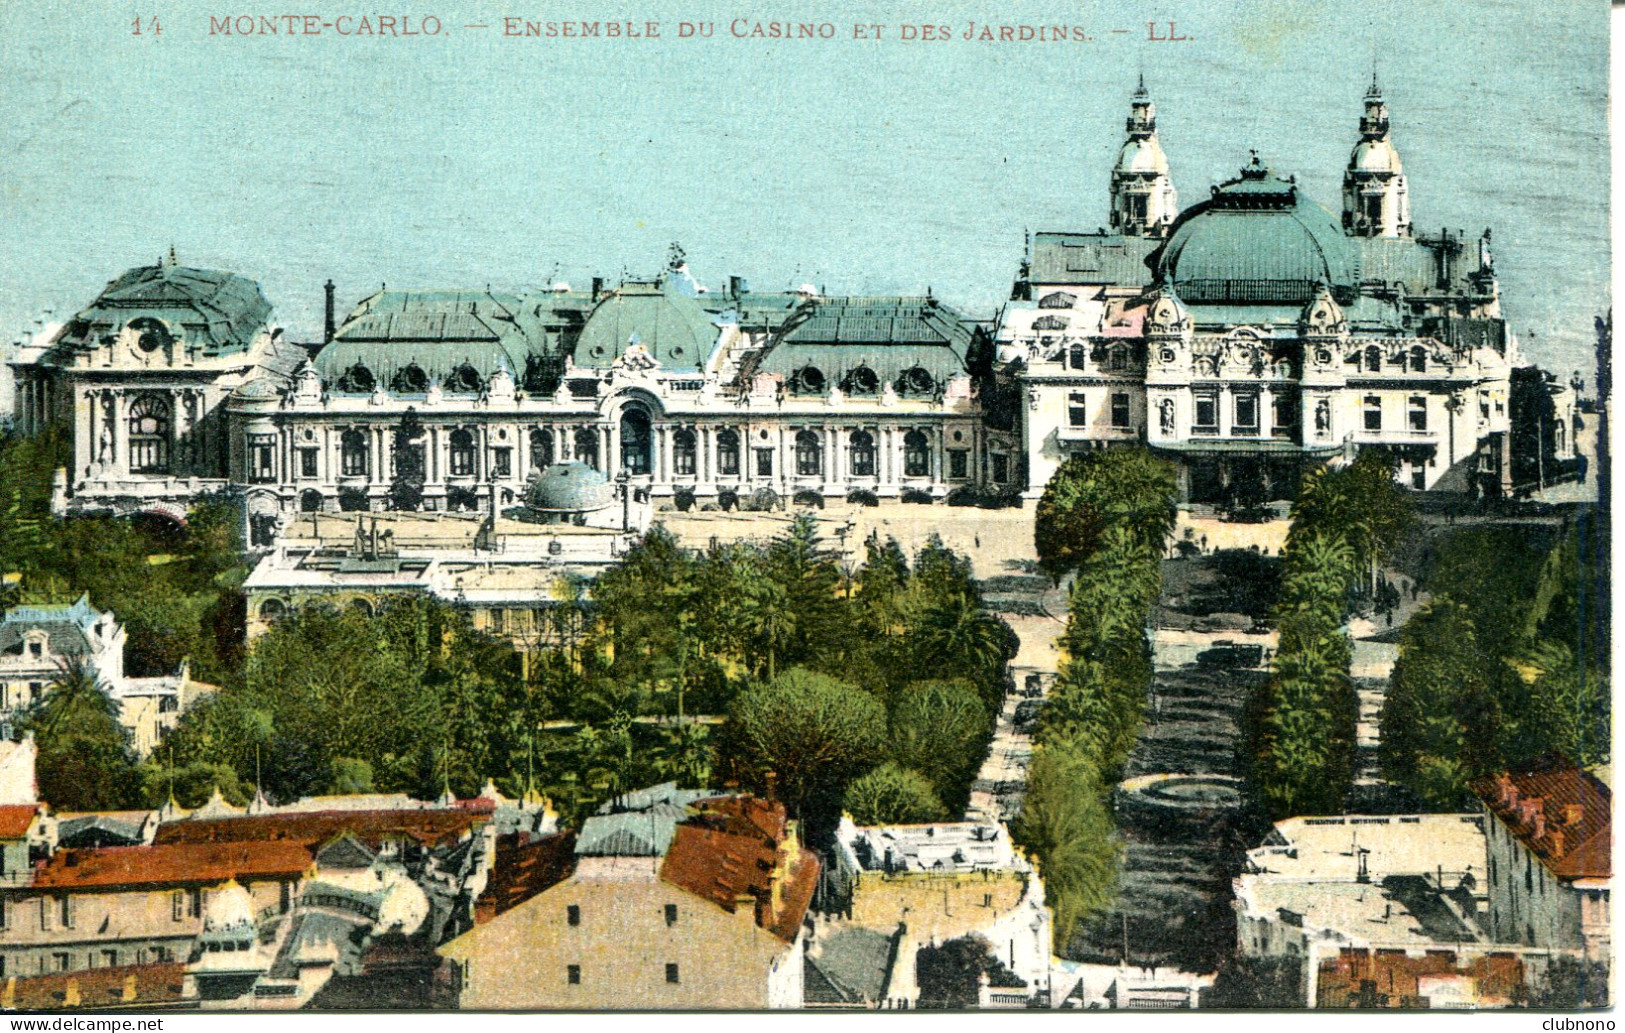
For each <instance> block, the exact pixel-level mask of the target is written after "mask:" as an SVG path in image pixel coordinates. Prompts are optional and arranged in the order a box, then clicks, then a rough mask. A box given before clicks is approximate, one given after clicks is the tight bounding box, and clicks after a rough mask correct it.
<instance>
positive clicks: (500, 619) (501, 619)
mask: <svg viewBox="0 0 1625 1033" xmlns="http://www.w3.org/2000/svg"><path fill="white" fill-rule="evenodd" d="M490 625H491V630H492V631H493V632H495V633H496V634H498V635H500V634H502V633H503V632H504V631H506V630H507V625H508V612H507V611H506V610H504V609H502V608H501V607H500V606H498V607H492V609H491V620H490Z"/></svg>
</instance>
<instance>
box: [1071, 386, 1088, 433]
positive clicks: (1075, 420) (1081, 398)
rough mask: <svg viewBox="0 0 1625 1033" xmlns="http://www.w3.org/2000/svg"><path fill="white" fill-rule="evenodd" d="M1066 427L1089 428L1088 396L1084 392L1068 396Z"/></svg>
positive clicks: (1075, 392) (1076, 392)
mask: <svg viewBox="0 0 1625 1033" xmlns="http://www.w3.org/2000/svg"><path fill="white" fill-rule="evenodd" d="M1066 425H1067V426H1068V427H1087V426H1089V405H1088V395H1086V394H1084V393H1083V392H1082V391H1074V392H1072V393H1071V394H1069V395H1067V396H1066Z"/></svg>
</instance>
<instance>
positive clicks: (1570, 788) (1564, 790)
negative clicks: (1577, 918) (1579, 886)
mask: <svg viewBox="0 0 1625 1033" xmlns="http://www.w3.org/2000/svg"><path fill="white" fill-rule="evenodd" d="M1471 786H1472V790H1473V792H1474V793H1476V794H1477V795H1478V798H1479V799H1480V800H1481V801H1483V803H1484V807H1485V809H1486V810H1488V811H1489V812H1490V813H1491V814H1493V815H1494V816H1495V817H1496V818H1498V819H1500V820H1501V822H1502V823H1503V824H1505V825H1506V827H1507V828H1508V830H1509V831H1511V833H1512V835H1513V836H1515V837H1516V838H1517V839H1518V841H1519V842H1521V843H1523V844H1524V846H1526V847H1528V848H1529V851H1530V853H1532V854H1534V855H1535V856H1536V857H1538V858H1539V859H1540V862H1541V863H1542V864H1544V865H1545V866H1546V868H1547V870H1548V871H1550V872H1551V873H1552V874H1553V875H1555V876H1557V877H1558V878H1559V879H1606V878H1609V877H1611V876H1612V875H1613V850H1612V840H1613V793H1611V792H1610V791H1609V789H1608V787H1607V786H1605V785H1603V784H1602V783H1601V782H1599V781H1597V779H1596V778H1595V777H1593V776H1592V775H1591V774H1590V773H1588V772H1586V771H1582V770H1581V769H1579V768H1577V767H1575V766H1574V765H1573V764H1570V763H1568V762H1567V761H1562V760H1553V761H1546V762H1541V763H1538V764H1533V765H1530V766H1527V767H1524V768H1522V769H1519V770H1515V771H1507V772H1503V773H1502V774H1499V775H1496V776H1494V777H1488V778H1478V779H1474V780H1473V781H1472V783H1471Z"/></svg>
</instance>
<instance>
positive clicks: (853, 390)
mask: <svg viewBox="0 0 1625 1033" xmlns="http://www.w3.org/2000/svg"><path fill="white" fill-rule="evenodd" d="M843 390H845V391H846V393H847V394H849V395H872V394H874V393H875V392H876V391H879V390H880V378H879V377H878V376H876V375H875V371H874V370H872V369H870V368H869V367H868V366H859V367H858V368H857V369H855V370H853V371H852V372H850V373H848V374H847V375H846V386H845V388H843Z"/></svg>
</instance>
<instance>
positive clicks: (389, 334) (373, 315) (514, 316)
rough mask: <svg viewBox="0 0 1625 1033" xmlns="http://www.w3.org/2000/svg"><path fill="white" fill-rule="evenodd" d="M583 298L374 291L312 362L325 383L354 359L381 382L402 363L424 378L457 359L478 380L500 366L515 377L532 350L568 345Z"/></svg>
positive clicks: (585, 303) (441, 375) (339, 376)
mask: <svg viewBox="0 0 1625 1033" xmlns="http://www.w3.org/2000/svg"><path fill="white" fill-rule="evenodd" d="M591 303H592V298H591V295H590V294H585V293H581V292H572V291H550V292H546V293H542V294H537V295H534V296H522V295H518V294H507V293H500V292H492V291H478V290H414V291H389V290H381V291H379V292H377V293H376V294H373V295H372V296H371V297H369V298H367V299H366V300H364V301H362V302H361V304H359V305H358V306H356V308H355V311H353V312H352V313H350V316H349V318H347V319H346V320H345V321H344V324H343V325H342V326H341V327H339V328H338V330H337V331H336V332H335V333H334V335H333V340H332V341H331V342H330V343H329V344H327V345H326V346H325V347H324V348H322V350H321V352H320V353H319V354H317V356H316V358H315V360H314V364H315V366H316V369H317V371H318V372H319V373H321V375H322V378H323V379H324V380H325V381H327V383H328V384H329V387H330V389H336V388H337V385H339V383H340V381H342V380H343V379H344V377H345V374H346V373H348V372H349V371H350V370H351V369H352V368H354V367H355V366H357V365H360V366H363V367H365V368H366V370H367V372H368V373H369V374H370V375H371V377H372V379H373V381H374V382H375V383H376V384H379V385H381V386H383V387H384V388H386V389H392V388H391V385H393V384H394V383H395V378H396V375H397V374H399V373H400V372H401V371H403V370H407V369H408V368H409V367H416V368H417V370H420V371H421V373H422V380H423V382H424V383H425V384H429V383H440V382H442V381H444V380H445V379H446V377H447V376H448V375H450V374H451V373H452V372H453V371H454V370H457V369H459V368H460V367H462V366H464V365H467V366H471V367H473V369H474V371H475V372H476V373H477V374H478V375H479V377H480V379H481V381H484V380H486V379H489V377H490V376H491V374H493V373H495V372H496V371H497V370H498V369H501V368H504V367H506V368H507V370H508V371H509V372H510V373H511V374H513V375H514V376H515V377H516V378H517V377H519V376H521V375H523V373H524V372H525V369H526V365H527V362H528V361H529V360H530V359H531V357H532V356H537V357H539V356H541V355H544V354H548V353H552V352H558V351H561V350H564V351H567V350H568V347H569V341H570V339H571V338H572V337H573V336H574V335H575V333H576V332H578V331H579V329H580V327H581V323H582V319H583V317H584V313H585V311H586V309H587V308H588V307H590V305H591ZM406 393H412V392H406Z"/></svg>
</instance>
